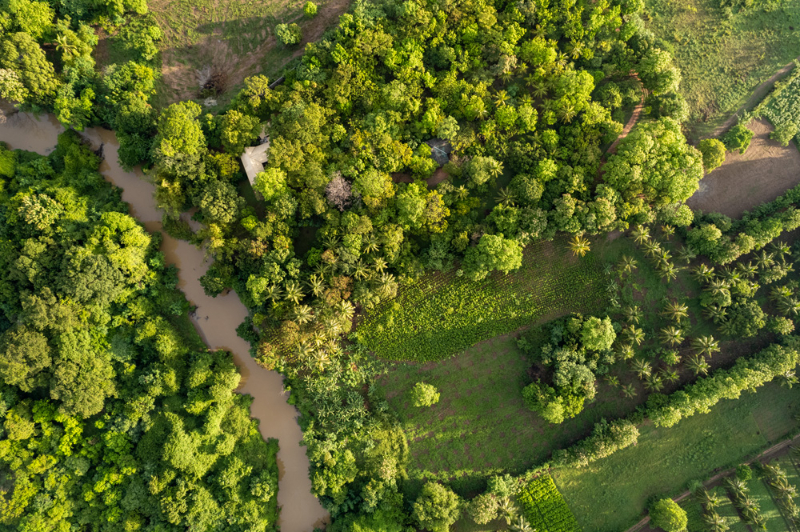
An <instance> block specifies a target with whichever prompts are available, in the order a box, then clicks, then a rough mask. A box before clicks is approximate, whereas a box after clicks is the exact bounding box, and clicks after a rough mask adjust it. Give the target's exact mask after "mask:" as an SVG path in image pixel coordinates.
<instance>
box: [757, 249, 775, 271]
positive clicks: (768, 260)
mask: <svg viewBox="0 0 800 532" xmlns="http://www.w3.org/2000/svg"><path fill="white" fill-rule="evenodd" d="M773 264H775V255H773V254H772V253H767V252H766V251H765V250H761V253H760V254H759V255H756V266H758V267H759V268H761V269H762V270H766V269H767V268H769V267H770V266H772V265H773Z"/></svg>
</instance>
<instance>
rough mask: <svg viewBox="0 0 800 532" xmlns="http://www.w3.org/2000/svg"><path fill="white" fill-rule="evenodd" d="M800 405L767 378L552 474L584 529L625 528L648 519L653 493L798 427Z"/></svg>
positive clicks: (673, 491) (675, 487) (797, 394)
mask: <svg viewBox="0 0 800 532" xmlns="http://www.w3.org/2000/svg"><path fill="white" fill-rule="evenodd" d="M798 409H800V390H798V389H797V388H795V389H791V390H790V389H787V388H785V387H781V386H779V385H778V384H777V383H772V384H768V385H767V386H765V387H763V388H761V389H759V391H758V393H756V394H746V395H743V396H742V397H741V398H739V399H738V400H728V401H722V402H721V403H719V404H718V405H717V406H715V407H714V408H713V410H712V411H711V412H710V413H709V414H705V415H697V416H694V417H691V418H688V419H685V420H683V421H681V422H680V423H679V424H678V425H676V426H674V427H671V428H659V429H656V428H654V427H653V426H652V425H649V424H648V425H646V426H644V427H642V428H640V431H641V436H640V437H639V443H638V444H637V445H636V446H633V447H629V448H627V449H624V450H622V451H619V452H617V453H616V454H614V455H612V456H610V457H608V458H606V459H603V460H600V461H598V462H595V463H594V464H592V465H590V466H589V467H587V468H585V469H580V470H577V469H574V470H562V471H558V472H556V473H555V474H554V475H553V478H554V479H555V481H556V484H558V487H559V489H560V490H561V493H562V494H563V495H564V498H565V500H566V501H567V504H568V505H569V507H570V508H571V509H572V511H573V512H574V513H575V516H576V517H577V518H578V522H579V523H580V524H581V526H582V527H583V529H584V530H593V531H597V532H605V531H608V532H617V531H619V530H625V529H627V528H628V527H630V526H632V525H633V524H634V523H636V521H638V520H639V519H640V518H641V516H642V514H643V512H644V509H645V506H646V503H647V500H648V498H650V497H652V496H667V495H671V496H674V495H677V494H678V493H679V492H681V491H682V490H684V489H686V487H687V485H688V483H689V482H690V481H691V480H693V479H698V478H701V477H704V476H706V475H710V474H711V473H712V472H714V471H716V470H719V469H724V468H726V467H730V466H732V465H735V464H736V463H737V462H739V461H741V460H742V459H743V458H745V457H747V456H749V455H752V454H755V453H757V452H758V451H759V450H760V449H762V448H764V447H767V446H768V445H769V444H770V443H773V442H775V441H776V440H778V439H779V438H780V437H782V436H783V435H785V434H788V433H789V432H791V431H793V430H794V429H795V428H796V425H797V423H796V422H795V421H794V419H793V416H794V414H795V413H797V412H798Z"/></svg>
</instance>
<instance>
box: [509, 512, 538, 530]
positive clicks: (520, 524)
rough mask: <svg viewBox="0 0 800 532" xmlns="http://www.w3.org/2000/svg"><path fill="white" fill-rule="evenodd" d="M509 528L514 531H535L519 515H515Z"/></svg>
mask: <svg viewBox="0 0 800 532" xmlns="http://www.w3.org/2000/svg"><path fill="white" fill-rule="evenodd" d="M509 528H511V530H513V531H514V532H536V530H534V529H533V528H532V527H531V525H530V524H529V523H528V521H526V520H525V518H524V517H523V516H521V515H520V516H519V517H517V519H516V520H515V521H514V522H513V523H511V525H510V526H509Z"/></svg>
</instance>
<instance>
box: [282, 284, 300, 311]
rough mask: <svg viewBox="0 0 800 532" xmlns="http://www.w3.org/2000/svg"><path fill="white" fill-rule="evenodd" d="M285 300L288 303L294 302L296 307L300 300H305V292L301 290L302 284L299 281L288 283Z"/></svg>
mask: <svg viewBox="0 0 800 532" xmlns="http://www.w3.org/2000/svg"><path fill="white" fill-rule="evenodd" d="M285 291H286V294H285V296H284V297H285V298H286V300H288V301H291V302H293V303H294V304H295V305H296V304H298V303H300V300H301V299H303V291H302V290H301V289H300V283H298V282H297V281H287V282H286V287H285Z"/></svg>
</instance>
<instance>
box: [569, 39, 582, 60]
mask: <svg viewBox="0 0 800 532" xmlns="http://www.w3.org/2000/svg"><path fill="white" fill-rule="evenodd" d="M568 48H569V53H570V55H571V56H572V59H578V58H579V57H580V56H581V54H582V53H583V43H582V42H580V41H578V42H573V41H570V42H569V45H568Z"/></svg>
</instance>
